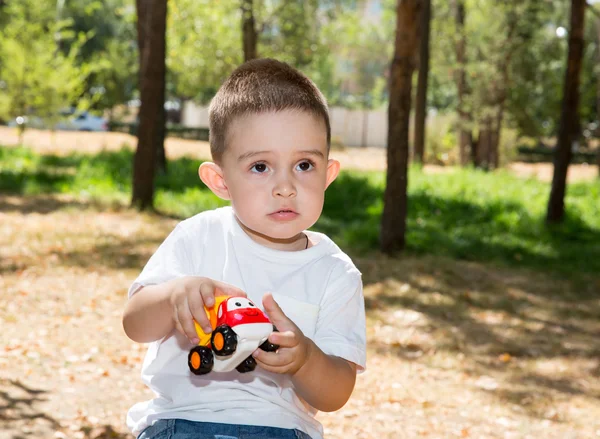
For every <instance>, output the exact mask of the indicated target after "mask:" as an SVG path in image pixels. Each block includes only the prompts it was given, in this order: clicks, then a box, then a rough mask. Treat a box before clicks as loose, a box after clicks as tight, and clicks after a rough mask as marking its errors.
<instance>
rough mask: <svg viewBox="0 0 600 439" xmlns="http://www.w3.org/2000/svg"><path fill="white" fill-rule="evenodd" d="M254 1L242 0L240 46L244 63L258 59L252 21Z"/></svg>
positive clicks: (254, 29) (256, 40)
mask: <svg viewBox="0 0 600 439" xmlns="http://www.w3.org/2000/svg"><path fill="white" fill-rule="evenodd" d="M253 2H254V0H242V45H243V47H244V62H246V61H249V60H251V59H255V58H257V57H258V54H257V50H256V46H257V44H258V31H257V30H256V23H255V21H254V5H253Z"/></svg>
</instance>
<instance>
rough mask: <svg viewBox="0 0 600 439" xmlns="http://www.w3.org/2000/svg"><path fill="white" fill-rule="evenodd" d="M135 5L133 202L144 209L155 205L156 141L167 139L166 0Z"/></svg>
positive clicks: (151, 0) (153, 0)
mask: <svg viewBox="0 0 600 439" xmlns="http://www.w3.org/2000/svg"><path fill="white" fill-rule="evenodd" d="M136 8H137V14H138V35H139V41H140V43H139V44H140V50H139V53H140V97H141V106H140V111H139V126H138V145H137V149H136V152H135V157H134V163H133V195H132V200H131V204H132V206H134V207H136V208H138V209H139V210H144V209H150V208H152V207H153V202H154V174H155V168H156V160H157V153H158V149H159V148H158V147H157V142H161V143H162V141H163V140H164V137H163V136H164V96H165V95H164V93H165V92H164V89H165V69H166V67H165V46H166V41H165V40H166V20H167V0H136ZM161 131H162V134H161Z"/></svg>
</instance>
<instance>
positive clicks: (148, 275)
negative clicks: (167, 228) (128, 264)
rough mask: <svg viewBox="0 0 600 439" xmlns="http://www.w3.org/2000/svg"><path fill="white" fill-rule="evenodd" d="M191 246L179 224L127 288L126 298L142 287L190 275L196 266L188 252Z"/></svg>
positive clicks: (190, 253) (187, 236)
mask: <svg viewBox="0 0 600 439" xmlns="http://www.w3.org/2000/svg"><path fill="white" fill-rule="evenodd" d="M191 244H192V243H191V239H190V238H189V235H188V234H187V233H186V232H185V230H184V229H183V227H182V226H181V224H178V225H177V227H175V229H174V230H173V231H172V232H171V234H170V235H169V236H167V238H166V239H165V240H164V241H163V243H162V244H161V245H160V247H158V249H157V250H156V252H155V253H154V254H153V255H152V257H151V258H150V260H149V261H148V263H147V264H146V266H145V267H144V269H143V270H142V272H141V273H140V275H139V276H138V277H137V279H136V280H135V281H134V282H133V284H132V285H131V287H129V292H128V297H129V298H131V296H133V295H134V294H135V293H136V292H137V291H138V290H139V289H140V288H142V287H144V286H147V285H155V284H160V283H163V282H166V281H168V280H171V279H174V278H177V277H182V276H190V275H192V274H193V272H194V266H195V265H196V264H195V261H194V260H193V258H192V252H191V251H190V250H189V247H190V246H191Z"/></svg>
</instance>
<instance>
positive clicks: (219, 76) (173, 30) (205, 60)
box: [167, 0, 243, 104]
mask: <svg viewBox="0 0 600 439" xmlns="http://www.w3.org/2000/svg"><path fill="white" fill-rule="evenodd" d="M169 4H170V6H169V16H168V20H169V24H168V26H167V32H168V36H167V39H168V41H169V50H168V52H167V66H168V75H169V86H170V88H169V92H170V93H171V94H172V95H173V96H175V97H177V98H179V99H181V100H194V101H196V102H199V103H200V104H207V103H208V102H210V100H211V99H212V97H213V96H214V95H215V93H216V92H217V90H218V88H219V86H220V85H221V84H222V83H223V81H224V80H225V78H227V76H229V74H230V73H231V72H232V71H233V69H235V68H236V67H237V66H238V65H239V64H240V63H242V62H243V53H242V48H241V42H242V33H241V26H232V25H231V23H232V22H234V23H235V22H238V23H239V20H241V16H240V6H239V3H238V2H235V1H226V2H225V1H224V2H216V1H213V0H177V1H176V2H170V3H169Z"/></svg>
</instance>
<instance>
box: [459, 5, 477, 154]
mask: <svg viewBox="0 0 600 439" xmlns="http://www.w3.org/2000/svg"><path fill="white" fill-rule="evenodd" d="M453 8H454V16H455V22H456V33H457V34H458V39H457V41H456V46H455V51H456V63H457V65H458V67H457V69H456V71H455V80H456V88H457V93H458V108H457V112H458V130H459V135H458V141H459V144H458V145H459V161H460V164H461V165H462V166H465V165H466V164H467V163H468V162H469V152H468V151H469V148H471V147H472V145H473V142H474V141H473V135H472V130H471V125H472V121H473V119H472V116H471V112H470V111H469V110H467V109H466V102H465V101H466V98H467V97H468V93H469V90H468V87H467V74H466V72H465V64H466V63H467V57H466V39H465V5H464V1H463V0H453ZM476 157H477V153H476V152H475V151H471V160H473V163H474V164H475V165H476V163H475V162H476Z"/></svg>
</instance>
